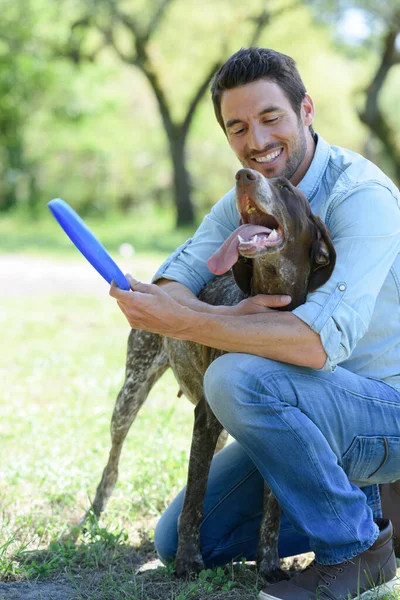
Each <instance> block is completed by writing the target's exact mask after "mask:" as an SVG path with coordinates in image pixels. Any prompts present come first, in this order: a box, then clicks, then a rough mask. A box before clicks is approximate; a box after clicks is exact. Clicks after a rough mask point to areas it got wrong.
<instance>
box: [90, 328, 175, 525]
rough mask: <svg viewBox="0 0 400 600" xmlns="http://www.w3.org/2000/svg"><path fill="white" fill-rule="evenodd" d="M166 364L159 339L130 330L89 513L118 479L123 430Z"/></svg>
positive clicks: (97, 512) (96, 511)
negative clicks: (105, 454) (104, 458)
mask: <svg viewBox="0 0 400 600" xmlns="http://www.w3.org/2000/svg"><path fill="white" fill-rule="evenodd" d="M168 366H169V362H168V356H167V353H166V351H165V350H164V345H163V338H162V337H161V336H159V335H157V334H154V333H149V332H147V331H141V330H132V331H131V334H130V336H129V340H128V353H127V360H126V377H125V382H124V384H123V386H122V388H121V391H120V392H119V394H118V397H117V401H116V404H115V407H114V412H113V416H112V420H111V442H112V443H111V450H110V454H109V458H108V463H107V465H106V467H105V469H104V471H103V476H102V478H101V481H100V483H99V485H98V487H97V490H96V496H95V498H94V500H93V503H92V506H91V508H90V510H89V512H88V513H87V514H86V516H85V518H84V520H83V522H84V521H85V519H87V517H88V516H89V514H90V513H94V514H95V515H96V517H99V516H100V514H101V513H102V512H103V510H104V508H105V506H106V504H107V501H108V499H109V498H110V496H111V494H112V492H113V490H114V487H115V484H116V483H117V479H118V464H119V459H120V455H121V450H122V445H123V443H124V441H125V438H126V436H127V433H128V431H129V429H130V427H131V425H132V423H133V421H134V420H135V418H136V415H137V414H138V412H139V409H140V408H141V406H142V404H143V403H144V402H145V400H146V398H147V396H148V394H149V392H150V390H151V388H152V387H153V385H154V383H155V382H156V381H157V380H158V379H159V378H160V377H161V375H162V374H163V373H164V372H165V371H166V369H167V368H168Z"/></svg>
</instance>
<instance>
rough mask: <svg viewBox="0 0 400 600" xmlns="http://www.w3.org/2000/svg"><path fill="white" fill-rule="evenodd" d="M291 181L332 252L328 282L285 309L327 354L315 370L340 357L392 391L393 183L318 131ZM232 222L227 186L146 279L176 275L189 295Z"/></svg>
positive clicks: (398, 359)
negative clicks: (304, 167) (302, 169)
mask: <svg viewBox="0 0 400 600" xmlns="http://www.w3.org/2000/svg"><path fill="white" fill-rule="evenodd" d="M297 187H298V188H299V189H300V190H301V191H302V192H303V193H304V194H305V196H306V197H307V199H308V201H309V202H310V206H311V210H312V211H313V213H314V214H315V215H318V216H319V217H321V219H322V220H323V221H324V222H325V223H326V225H327V227H328V229H329V230H330V233H331V236H332V240H333V243H334V246H335V249H336V252H337V259H336V266H335V269H334V271H333V273H332V276H331V277H330V279H329V281H328V282H327V283H325V284H324V285H323V286H322V287H320V288H319V289H318V290H316V291H315V292H312V293H310V294H308V295H307V298H306V302H305V303H304V304H302V305H301V306H299V307H297V308H296V309H295V310H293V314H295V315H296V316H297V317H298V318H299V319H301V320H302V321H304V322H305V323H307V324H308V325H309V327H311V329H312V330H313V331H315V332H316V333H318V334H319V336H320V339H321V342H322V345H323V347H324V349H325V352H326V354H327V356H328V358H327V361H326V363H325V365H324V367H323V369H325V370H331V371H333V370H334V369H335V368H336V365H338V364H340V366H341V367H344V368H345V369H348V370H349V371H352V372H353V373H357V374H359V375H362V376H364V377H370V378H373V379H379V380H383V381H384V382H385V383H387V384H389V385H391V386H393V387H395V388H396V389H398V390H399V391H400V254H399V252H400V193H399V190H398V189H397V188H396V186H395V185H394V184H393V182H392V181H391V180H390V179H389V178H388V177H387V176H386V175H385V174H384V173H383V172H382V171H381V170H380V169H378V167H376V166H375V165H374V164H373V163H371V162H370V161H368V160H366V159H365V158H364V157H362V156H360V155H359V154H356V153H355V152H351V151H350V150H346V149H345V148H340V147H337V146H330V145H329V144H328V143H327V142H326V141H325V140H324V139H323V138H322V137H321V136H317V146H316V150H315V154H314V158H313V160H312V163H311V165H310V168H309V169H308V171H307V173H306V175H305V176H304V178H303V179H302V180H301V182H300V183H299V185H298V186H297ZM239 224H240V216H239V213H238V211H237V208H236V193H235V189H232V190H230V191H229V192H228V193H227V194H226V195H225V196H224V197H223V198H222V199H221V200H219V202H217V204H215V206H214V207H213V208H212V210H211V212H210V214H208V215H207V216H206V217H205V218H204V220H203V222H202V224H201V225H200V227H199V228H198V230H197V231H196V233H195V235H194V236H193V238H191V239H189V240H187V241H186V242H185V243H184V244H183V245H182V246H181V247H180V248H178V249H177V250H176V251H175V252H174V253H173V254H172V255H171V256H170V257H169V258H168V259H167V260H166V261H165V262H164V263H163V264H162V265H161V267H160V269H159V270H158V271H157V273H156V275H155V277H154V278H153V281H157V280H158V279H160V278H162V277H163V278H166V279H171V280H174V281H178V282H180V283H182V284H183V285H185V286H186V287H188V288H189V289H190V290H191V291H192V292H193V293H194V294H196V295H197V294H198V293H199V292H200V290H201V289H202V288H203V287H204V286H205V285H206V284H207V283H208V282H209V281H210V280H211V279H212V278H213V277H214V275H213V274H212V273H211V272H210V271H209V270H208V267H207V259H208V258H209V257H210V256H211V255H212V254H213V253H214V252H215V251H216V250H217V249H218V248H219V247H220V245H221V244H222V243H223V241H224V240H225V239H226V238H227V237H228V236H229V235H230V234H231V233H232V231H234V229H236V227H238V226H239Z"/></svg>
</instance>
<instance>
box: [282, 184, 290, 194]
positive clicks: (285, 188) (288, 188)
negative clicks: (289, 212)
mask: <svg viewBox="0 0 400 600" xmlns="http://www.w3.org/2000/svg"><path fill="white" fill-rule="evenodd" d="M279 189H281V190H286V192H291V191H292V190H291V189H290V187H289V186H288V185H285V184H282V185H280V186H279Z"/></svg>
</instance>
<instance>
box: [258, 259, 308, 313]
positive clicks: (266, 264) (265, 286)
mask: <svg viewBox="0 0 400 600" xmlns="http://www.w3.org/2000/svg"><path fill="white" fill-rule="evenodd" d="M309 271H310V270H309V266H308V264H307V266H306V267H305V266H304V265H302V266H301V265H299V264H296V263H295V262H293V261H292V260H290V259H288V258H286V257H285V256H284V255H283V254H282V253H279V252H277V253H276V254H269V255H268V257H262V258H258V259H254V260H253V281H252V295H255V294H279V295H288V296H291V298H292V301H291V303H290V304H289V305H288V306H285V307H284V308H282V309H281V310H293V309H294V308H296V307H297V306H299V305H300V304H303V303H304V302H305V299H306V295H307V284H308V279H309V276H310V272H309Z"/></svg>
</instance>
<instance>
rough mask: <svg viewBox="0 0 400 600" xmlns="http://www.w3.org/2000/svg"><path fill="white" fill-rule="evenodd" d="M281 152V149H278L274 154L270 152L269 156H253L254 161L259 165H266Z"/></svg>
mask: <svg viewBox="0 0 400 600" xmlns="http://www.w3.org/2000/svg"><path fill="white" fill-rule="evenodd" d="M281 151H282V148H279V150H275V151H274V152H271V153H270V154H266V155H265V156H258V157H257V156H255V157H254V158H255V160H256V161H257V162H259V163H268V162H271V161H273V160H274V158H276V157H277V156H279V155H280V153H281Z"/></svg>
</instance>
